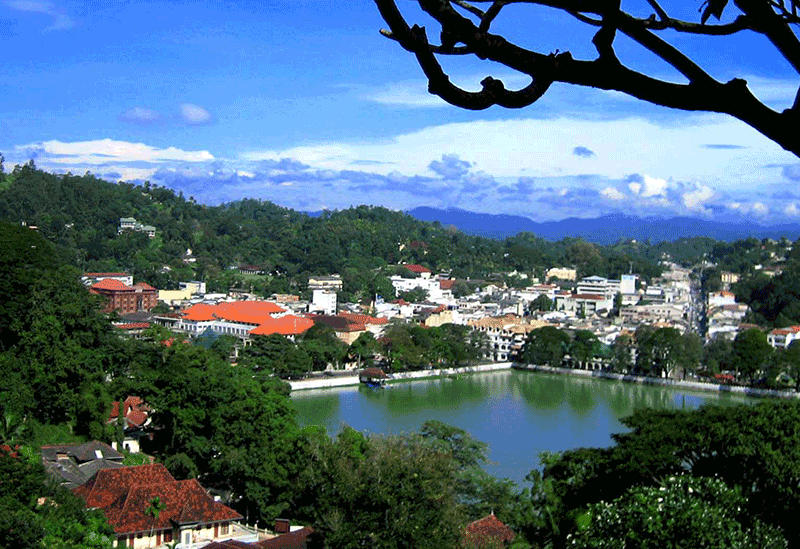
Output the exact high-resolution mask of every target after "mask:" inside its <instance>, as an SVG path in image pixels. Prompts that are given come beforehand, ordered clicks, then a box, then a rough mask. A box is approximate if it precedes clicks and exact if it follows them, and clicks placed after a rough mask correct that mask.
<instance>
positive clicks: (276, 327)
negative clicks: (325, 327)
mask: <svg viewBox="0 0 800 549" xmlns="http://www.w3.org/2000/svg"><path fill="white" fill-rule="evenodd" d="M313 325H314V322H313V321H312V320H310V319H308V318H305V317H301V316H296V315H290V314H286V309H284V308H283V307H281V306H280V305H277V304H276V303H272V302H269V301H232V302H225V303H218V304H217V305H208V304H205V303H198V304H197V305H193V306H191V307H189V308H188V309H186V310H185V311H184V312H183V315H182V318H181V323H180V326H181V328H182V329H184V330H186V331H187V332H192V333H196V334H200V333H202V332H203V331H205V330H206V329H208V328H211V329H212V330H213V331H214V332H217V333H219V334H229V335H235V336H239V337H247V336H249V335H270V334H280V335H284V336H289V337H294V336H298V335H300V334H303V333H305V332H306V330H308V329H309V328H310V327H311V326H313Z"/></svg>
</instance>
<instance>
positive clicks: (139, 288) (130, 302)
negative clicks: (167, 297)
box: [89, 278, 158, 315]
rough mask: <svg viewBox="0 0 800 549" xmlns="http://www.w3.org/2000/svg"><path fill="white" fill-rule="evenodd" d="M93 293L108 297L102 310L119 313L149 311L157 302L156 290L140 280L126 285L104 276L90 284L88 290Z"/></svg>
mask: <svg viewBox="0 0 800 549" xmlns="http://www.w3.org/2000/svg"><path fill="white" fill-rule="evenodd" d="M89 291H91V292H92V293H93V294H97V295H101V296H103V297H105V298H106V299H108V304H107V305H106V307H105V309H104V311H105V312H107V313H108V312H111V311H117V312H118V313H119V314H121V315H127V314H131V313H138V312H139V311H149V310H150V309H152V308H153V307H155V306H156V304H157V303H158V290H156V289H155V288H153V287H152V286H150V285H149V284H145V283H143V282H140V283H138V284H134V285H133V286H128V285H127V284H125V283H124V282H120V281H119V280H115V279H113V278H106V279H103V280H101V281H100V282H97V283H95V284H93V285H92V287H91V289H90V290H89Z"/></svg>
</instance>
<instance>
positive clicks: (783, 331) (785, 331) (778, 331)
mask: <svg viewBox="0 0 800 549" xmlns="http://www.w3.org/2000/svg"><path fill="white" fill-rule="evenodd" d="M798 332H800V326H787V327H785V328H775V329H774V330H772V331H771V332H770V334H771V335H789V334H796V333H798Z"/></svg>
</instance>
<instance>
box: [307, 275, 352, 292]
mask: <svg viewBox="0 0 800 549" xmlns="http://www.w3.org/2000/svg"><path fill="white" fill-rule="evenodd" d="M343 286H344V282H342V277H341V275H338V274H337V275H331V276H310V277H308V289H309V290H312V291H313V290H327V291H330V292H341V291H342V288H343Z"/></svg>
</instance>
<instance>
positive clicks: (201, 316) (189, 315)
mask: <svg viewBox="0 0 800 549" xmlns="http://www.w3.org/2000/svg"><path fill="white" fill-rule="evenodd" d="M216 308H217V307H216V305H207V304H205V303H198V304H197V305H192V306H191V307H189V308H188V309H186V310H185V311H183V319H184V320H195V321H202V320H214V318H215V317H214V311H215V310H216Z"/></svg>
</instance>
